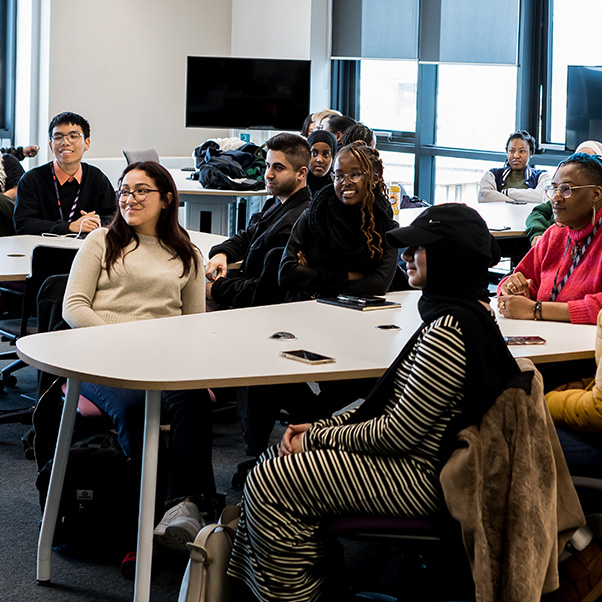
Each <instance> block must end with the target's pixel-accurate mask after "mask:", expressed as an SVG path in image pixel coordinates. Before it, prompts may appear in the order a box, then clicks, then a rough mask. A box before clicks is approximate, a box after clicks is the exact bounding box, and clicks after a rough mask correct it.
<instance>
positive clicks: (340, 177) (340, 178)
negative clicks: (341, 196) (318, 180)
mask: <svg viewBox="0 0 602 602" xmlns="http://www.w3.org/2000/svg"><path fill="white" fill-rule="evenodd" d="M365 175H366V173H365V172H363V171H356V172H354V173H333V174H331V175H330V177H331V178H332V181H333V182H340V183H341V184H343V183H344V182H345V180H346V179H347V178H349V181H350V182H352V183H353V184H357V183H358V182H359V181H360V180H361V179H362V178H363V177H364V176H365Z"/></svg>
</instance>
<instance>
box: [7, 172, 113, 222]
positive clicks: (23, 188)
mask: <svg viewBox="0 0 602 602" xmlns="http://www.w3.org/2000/svg"><path fill="white" fill-rule="evenodd" d="M51 165H52V163H47V164H46V165H41V166H40V167H36V168H35V169H32V170H30V171H28V172H27V173H26V174H25V175H23V177H22V178H21V180H20V181H19V186H18V187H17V201H16V203H15V213H14V222H15V230H16V231H17V234H43V233H44V232H51V233H53V234H67V233H68V232H69V221H67V219H65V218H68V217H69V214H70V212H71V207H72V206H73V201H74V199H75V196H76V193H77V188H78V185H77V184H76V183H75V184H74V183H72V182H66V183H65V185H64V186H59V194H60V196H61V205H62V206H61V207H59V205H58V202H57V198H56V189H55V187H54V181H53V179H52V168H51ZM82 171H83V173H82V183H81V189H80V191H79V198H78V201H77V207H76V209H75V213H74V215H73V218H72V219H71V221H75V220H76V219H78V218H80V217H81V213H80V211H81V210H83V211H87V212H90V211H96V213H97V215H99V216H100V220H101V222H102V225H103V226H106V225H107V224H109V223H110V221H111V220H112V219H113V214H114V213H115V209H116V208H117V203H116V200H115V190H114V189H113V186H112V185H111V182H110V181H109V179H108V178H107V176H105V174H104V173H102V171H100V169H98V168H97V167H94V166H93V165H88V164H87V163H82ZM61 209H62V213H61Z"/></svg>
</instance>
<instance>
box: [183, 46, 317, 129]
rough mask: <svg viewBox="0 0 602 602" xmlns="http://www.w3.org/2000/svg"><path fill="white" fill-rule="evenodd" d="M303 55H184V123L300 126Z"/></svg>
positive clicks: (305, 103) (305, 105) (304, 105)
mask: <svg viewBox="0 0 602 602" xmlns="http://www.w3.org/2000/svg"><path fill="white" fill-rule="evenodd" d="M310 65H311V61H309V60H288V59H253V58H232V57H227V58H226V57H213V56H189V57H188V69H187V76H186V127H206V128H232V129H261V130H300V129H301V126H302V125H303V120H304V119H305V117H307V114H308V113H309V92H310V71H311V69H310Z"/></svg>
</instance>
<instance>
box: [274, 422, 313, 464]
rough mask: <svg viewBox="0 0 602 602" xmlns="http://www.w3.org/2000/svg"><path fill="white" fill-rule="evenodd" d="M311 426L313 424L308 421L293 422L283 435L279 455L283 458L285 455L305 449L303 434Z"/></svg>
mask: <svg viewBox="0 0 602 602" xmlns="http://www.w3.org/2000/svg"><path fill="white" fill-rule="evenodd" d="M310 427H311V424H308V423H305V424H291V425H290V426H289V427H288V428H287V429H286V431H285V432H284V435H283V436H282V441H281V442H280V449H279V450H278V455H279V456H280V457H281V458H282V457H283V456H290V455H291V454H299V453H301V452H302V451H303V435H304V434H305V431H308V430H309V428H310Z"/></svg>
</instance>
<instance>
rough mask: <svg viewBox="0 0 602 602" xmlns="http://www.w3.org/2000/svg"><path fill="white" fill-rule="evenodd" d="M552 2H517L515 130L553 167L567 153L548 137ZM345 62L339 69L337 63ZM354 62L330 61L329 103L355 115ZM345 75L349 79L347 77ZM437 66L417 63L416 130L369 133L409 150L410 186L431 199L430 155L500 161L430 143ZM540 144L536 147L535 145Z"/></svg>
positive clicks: (491, 154) (384, 144)
mask: <svg viewBox="0 0 602 602" xmlns="http://www.w3.org/2000/svg"><path fill="white" fill-rule="evenodd" d="M553 2H554V0H521V2H520V16H519V36H518V66H517V90H516V124H517V125H516V128H517V129H526V130H528V131H529V132H530V133H531V134H532V135H533V136H535V138H536V140H537V142H538V148H539V150H538V151H537V154H536V156H535V157H534V158H533V162H534V163H537V164H538V165H543V166H556V165H558V163H559V162H560V161H562V160H563V159H565V158H566V157H568V156H569V154H570V153H568V152H566V151H564V148H558V145H557V144H553V143H552V142H551V141H550V137H551V135H550V131H551V122H550V118H551V115H550V101H549V94H548V90H550V89H551V77H552V75H551V70H552V65H551V59H552V47H551V46H552V29H551V28H552V25H553V24H552V15H553ZM343 63H344V64H345V68H342V66H341V64H343ZM360 69H361V62H360V60H348V59H345V60H343V59H333V60H332V70H331V72H332V96H331V106H332V108H334V109H337V110H339V111H341V112H342V113H344V114H346V115H349V116H350V117H353V118H355V119H357V118H358V116H359V102H360V99H359V78H360V77H361V72H360ZM348 73H352V74H353V79H347V77H346V75H347V74H348ZM437 94H438V64H437V63H434V62H426V61H424V62H419V65H418V88H417V98H416V132H401V131H395V130H385V131H378V130H377V131H375V133H376V135H377V145H378V148H379V149H382V150H386V151H393V152H403V153H413V154H414V155H415V158H414V169H415V173H414V190H415V194H416V195H417V196H420V197H422V198H425V199H429V200H430V199H434V198H435V196H434V195H435V181H436V173H435V171H436V165H435V161H436V158H437V157H439V156H441V157H456V158H460V159H481V160H487V161H499V162H500V163H502V162H503V161H504V160H505V153H504V152H503V151H501V150H498V149H495V150H491V149H489V150H479V149H456V148H448V147H443V146H438V145H436V144H435V134H436V119H437V116H436V104H437ZM542 144H543V145H544V148H542V146H541V145H542Z"/></svg>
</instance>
